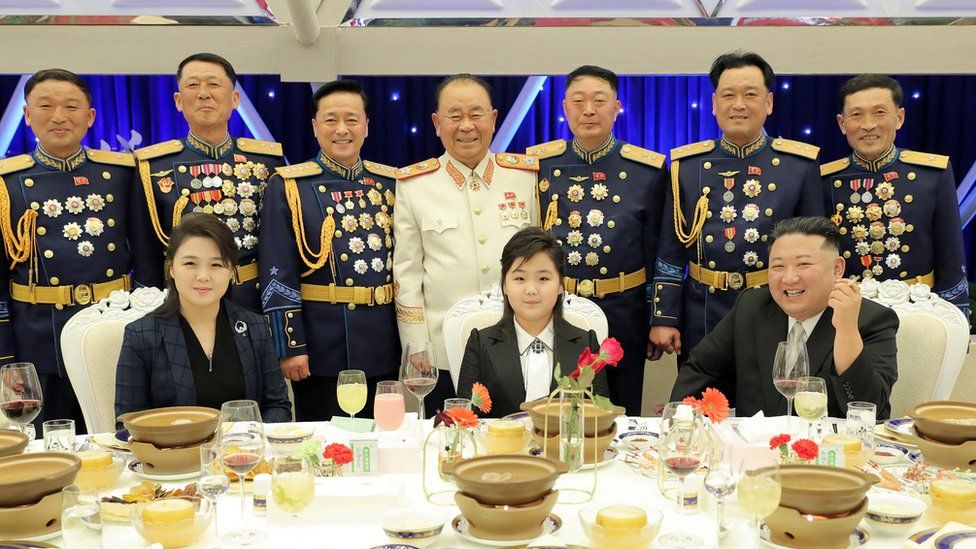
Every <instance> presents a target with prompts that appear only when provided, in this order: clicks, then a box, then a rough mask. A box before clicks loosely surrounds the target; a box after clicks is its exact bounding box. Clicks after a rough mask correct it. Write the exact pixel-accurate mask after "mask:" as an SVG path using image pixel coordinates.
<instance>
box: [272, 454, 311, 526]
mask: <svg viewBox="0 0 976 549" xmlns="http://www.w3.org/2000/svg"><path fill="white" fill-rule="evenodd" d="M271 497H273V498H274V502H275V504H276V505H277V506H278V507H279V508H280V509H281V510H283V511H285V512H286V513H291V517H292V518H298V513H300V512H302V511H304V510H305V508H306V507H308V505H309V504H310V503H312V499H313V498H314V497H315V475H314V474H313V471H312V465H311V464H310V463H309V462H308V461H307V460H304V459H296V458H290V457H285V458H275V460H274V461H273V462H272V463H271Z"/></svg>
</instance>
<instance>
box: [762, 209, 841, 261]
mask: <svg viewBox="0 0 976 549" xmlns="http://www.w3.org/2000/svg"><path fill="white" fill-rule="evenodd" d="M788 234H800V235H807V236H822V237H823V238H824V244H823V247H824V249H832V250H834V251H836V252H837V253H838V254H839V253H840V250H841V240H840V231H839V230H838V229H837V225H834V222H833V221H831V220H829V219H827V218H826V217H791V218H789V219H784V220H782V221H779V222H777V223H776V224H775V225H773V230H772V232H771V233H770V235H769V249H772V248H773V242H776V239H777V238H780V237H782V236H786V235H788Z"/></svg>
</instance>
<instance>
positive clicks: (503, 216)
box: [498, 202, 508, 221]
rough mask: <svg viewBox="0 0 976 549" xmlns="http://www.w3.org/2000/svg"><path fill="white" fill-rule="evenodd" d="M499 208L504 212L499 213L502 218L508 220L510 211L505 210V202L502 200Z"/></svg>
mask: <svg viewBox="0 0 976 549" xmlns="http://www.w3.org/2000/svg"><path fill="white" fill-rule="evenodd" d="M498 209H499V210H500V211H501V212H502V213H501V214H499V215H500V216H501V218H502V221H508V212H506V211H505V203H504V202H502V203H501V204H499V205H498Z"/></svg>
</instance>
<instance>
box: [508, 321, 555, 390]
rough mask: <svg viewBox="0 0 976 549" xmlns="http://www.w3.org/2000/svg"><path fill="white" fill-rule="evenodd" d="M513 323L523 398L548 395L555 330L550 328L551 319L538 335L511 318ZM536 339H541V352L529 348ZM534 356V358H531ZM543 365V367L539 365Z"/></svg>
mask: <svg viewBox="0 0 976 549" xmlns="http://www.w3.org/2000/svg"><path fill="white" fill-rule="evenodd" d="M513 324H515V335H516V337H517V339H518V352H519V362H521V363H522V382H523V384H524V386H525V400H526V401H527V402H529V401H533V400H536V399H538V398H542V397H544V396H548V395H549V386H550V383H549V380H550V379H552V368H553V343H554V341H555V338H556V332H555V331H554V330H553V328H552V319H549V324H547V325H546V327H545V328H544V329H543V330H542V332H541V333H540V334H539V335H538V336H533V335H531V334H529V333H528V332H526V331H525V330H524V329H523V328H522V327H521V326H519V323H518V320H514V319H513ZM536 339H538V340H540V341H542V344H543V347H544V349H543V351H542V353H534V352H533V351H532V349H531V346H532V342H533V341H535V340H536ZM532 354H541V355H543V357H544V358H543V359H538V358H537V357H532V356H531V355H532ZM534 358H536V360H533V359H534ZM543 365H545V368H542V367H541V366H543Z"/></svg>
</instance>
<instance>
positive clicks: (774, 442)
mask: <svg viewBox="0 0 976 549" xmlns="http://www.w3.org/2000/svg"><path fill="white" fill-rule="evenodd" d="M789 442H790V435H776V436H774V437H773V438H771V439H769V449H770V450H775V449H777V448H779V447H780V446H782V445H784V444H789Z"/></svg>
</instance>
